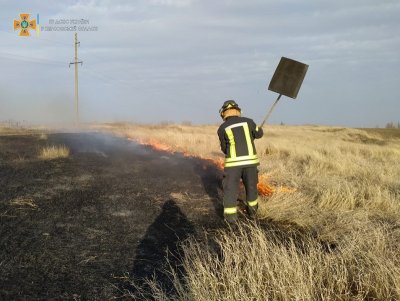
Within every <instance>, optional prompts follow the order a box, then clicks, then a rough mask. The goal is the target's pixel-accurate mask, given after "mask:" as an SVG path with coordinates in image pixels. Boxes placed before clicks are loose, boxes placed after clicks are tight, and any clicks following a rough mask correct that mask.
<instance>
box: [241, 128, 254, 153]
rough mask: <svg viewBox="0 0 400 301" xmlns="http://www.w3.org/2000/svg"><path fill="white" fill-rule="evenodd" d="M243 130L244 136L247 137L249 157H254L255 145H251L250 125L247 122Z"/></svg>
mask: <svg viewBox="0 0 400 301" xmlns="http://www.w3.org/2000/svg"><path fill="white" fill-rule="evenodd" d="M243 130H244V135H245V136H246V142H247V150H248V151H249V156H252V155H254V150H253V144H252V143H251V138H250V130H249V125H248V123H247V122H246V123H245V124H243Z"/></svg>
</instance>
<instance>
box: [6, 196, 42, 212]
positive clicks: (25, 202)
mask: <svg viewBox="0 0 400 301" xmlns="http://www.w3.org/2000/svg"><path fill="white" fill-rule="evenodd" d="M10 204H11V205H13V206H18V207H20V208H23V207H28V208H32V209H36V208H37V207H38V206H37V205H36V204H35V202H34V201H33V200H32V199H31V198H22V197H18V198H15V199H13V200H11V201H10Z"/></svg>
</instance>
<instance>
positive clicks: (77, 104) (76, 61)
mask: <svg viewBox="0 0 400 301" xmlns="http://www.w3.org/2000/svg"><path fill="white" fill-rule="evenodd" d="M78 45H80V42H78V33H76V32H75V58H74V62H73V63H69V67H71V65H75V106H76V124H77V125H78V124H79V96H78V64H81V66H82V64H83V62H82V61H78Z"/></svg>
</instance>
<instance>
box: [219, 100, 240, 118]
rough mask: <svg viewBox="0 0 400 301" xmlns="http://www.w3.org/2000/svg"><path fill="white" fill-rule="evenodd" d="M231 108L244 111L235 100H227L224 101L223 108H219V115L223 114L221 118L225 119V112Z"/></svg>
mask: <svg viewBox="0 0 400 301" xmlns="http://www.w3.org/2000/svg"><path fill="white" fill-rule="evenodd" d="M229 109H234V110H237V111H238V112H239V113H240V112H241V111H242V110H241V109H240V108H239V105H238V104H237V103H236V101H234V100H227V101H225V102H224V104H223V105H222V107H221V109H220V110H219V115H221V118H222V119H224V112H225V111H227V110H229Z"/></svg>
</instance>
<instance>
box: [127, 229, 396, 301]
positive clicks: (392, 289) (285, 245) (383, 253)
mask: <svg viewBox="0 0 400 301" xmlns="http://www.w3.org/2000/svg"><path fill="white" fill-rule="evenodd" d="M365 230H366V229H364V230H360V231H361V233H358V232H357V231H354V232H353V233H352V235H351V237H348V238H347V239H345V240H343V241H342V242H341V243H340V244H338V245H335V244H329V242H325V241H322V240H320V239H318V237H317V236H315V235H311V234H309V233H306V232H304V231H300V230H295V229H293V228H289V229H287V228H286V229H285V228H280V227H277V226H274V225H273V224H264V226H257V225H252V224H243V225H240V226H239V227H238V228H237V229H236V231H235V232H231V231H229V230H228V231H219V232H218V233H217V234H215V235H214V236H213V239H212V243H210V241H209V240H193V239H192V240H188V241H186V242H185V243H184V244H183V251H184V256H183V261H182V264H183V267H184V269H185V271H186V276H185V277H184V278H183V279H182V278H181V277H179V275H178V274H177V273H176V272H175V271H174V270H173V269H171V270H170V271H169V272H170V275H171V278H172V279H173V282H174V292H175V293H174V294H171V293H168V292H165V291H163V289H162V287H161V286H160V285H157V283H156V281H155V280H153V281H150V285H149V286H148V288H150V291H147V292H146V293H145V294H144V296H143V295H141V298H142V299H143V298H144V297H146V296H147V299H149V300H150V299H153V298H154V296H157V298H156V300H188V301H189V300H197V301H203V300H204V301H213V300H215V301H217V300H218V301H219V300H227V301H228V300H232V301H233V300H254V301H256V300H260V301H261V300H282V301H286V300H307V301H308V300H398V299H399V298H400V268H399V260H400V259H399V258H398V256H397V254H398V252H399V247H398V245H397V244H394V243H393V241H391V240H389V239H387V237H388V235H392V234H391V233H390V231H389V230H388V229H386V228H385V227H384V226H374V227H372V225H371V227H370V228H368V234H369V235H368V236H365V235H364V234H365V233H362V232H363V231H365ZM399 237H400V236H399V233H397V238H399ZM350 238H351V239H350ZM133 297H134V296H133Z"/></svg>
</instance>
